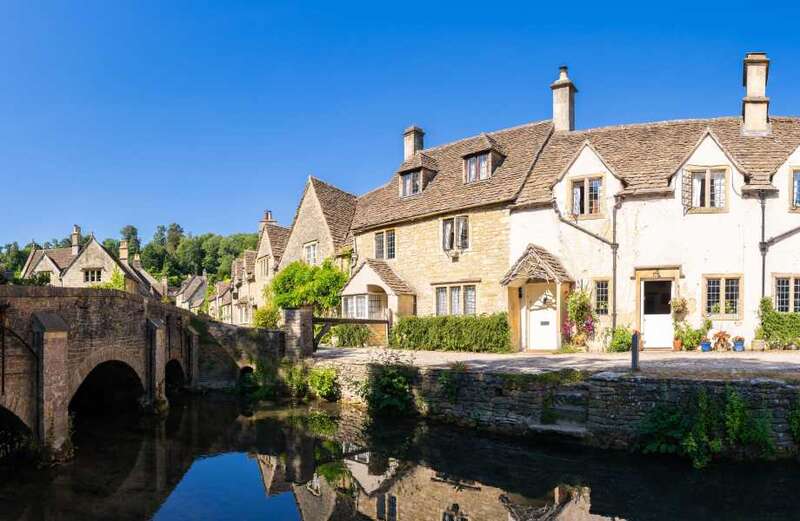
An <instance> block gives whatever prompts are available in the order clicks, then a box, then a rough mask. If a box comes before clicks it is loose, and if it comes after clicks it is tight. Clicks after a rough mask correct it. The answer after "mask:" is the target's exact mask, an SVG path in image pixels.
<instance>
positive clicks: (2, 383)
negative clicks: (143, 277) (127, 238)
mask: <svg viewBox="0 0 800 521" xmlns="http://www.w3.org/2000/svg"><path fill="white" fill-rule="evenodd" d="M0 307H2V314H3V315H2V316H3V319H4V335H3V338H4V342H3V343H4V346H3V349H4V352H3V353H2V359H0V363H1V364H2V367H0V369H1V370H2V371H1V372H2V374H0V387H2V389H0V406H2V407H4V408H6V409H8V410H10V411H11V412H13V413H14V414H16V415H17V416H18V417H19V418H20V419H21V420H22V421H23V422H24V423H25V424H26V425H27V426H28V427H29V428H30V429H31V431H32V432H34V433H35V434H36V435H37V437H38V438H39V439H40V440H42V441H44V442H46V443H47V444H48V445H50V446H51V447H52V448H54V449H56V450H58V449H60V448H61V447H62V446H63V445H64V443H65V442H66V441H68V440H67V438H68V420H67V418H68V406H69V402H70V400H71V398H72V396H74V394H75V392H76V391H77V389H78V387H79V386H80V385H81V383H82V382H83V381H84V380H85V378H86V377H87V376H88V375H89V373H90V372H91V371H92V370H93V369H94V368H95V367H97V366H98V365H99V364H101V363H103V362H108V361H120V362H124V363H125V364H127V365H128V366H130V367H131V369H133V371H134V372H135V373H136V374H137V376H138V377H139V380H140V382H141V383H142V387H143V388H144V390H145V402H146V404H153V403H158V402H162V401H163V400H164V398H165V396H164V393H165V371H164V369H165V366H166V364H167V363H168V362H170V361H172V360H175V361H177V362H178V363H179V364H180V366H181V368H182V369H183V374H184V375H185V377H186V381H187V382H188V384H189V385H190V386H193V385H196V382H197V380H198V366H197V346H198V338H197V337H198V335H197V332H196V331H195V330H194V329H193V328H192V327H191V325H190V321H191V315H190V314H189V313H188V312H187V311H184V310H180V309H178V308H176V307H174V306H171V305H167V304H162V303H161V302H158V301H154V300H151V299H147V298H144V297H141V296H138V295H133V294H130V293H125V292H120V291H115V290H101V289H86V288H56V287H25V286H2V287H0Z"/></svg>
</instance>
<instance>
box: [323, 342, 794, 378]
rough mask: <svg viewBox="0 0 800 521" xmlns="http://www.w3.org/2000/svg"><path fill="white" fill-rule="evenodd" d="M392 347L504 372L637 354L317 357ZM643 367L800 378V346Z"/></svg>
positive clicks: (589, 364)
mask: <svg viewBox="0 0 800 521" xmlns="http://www.w3.org/2000/svg"><path fill="white" fill-rule="evenodd" d="M388 352H392V353H398V354H399V355H400V356H401V357H402V358H403V359H404V360H406V361H409V362H412V363H413V364H414V365H416V366H419V367H447V366H448V365H449V364H451V363H453V362H463V363H465V364H466V365H467V368H468V370H470V371H486V372H502V373H537V372H541V371H552V370H559V369H567V368H569V369H581V370H586V371H591V372H600V371H627V370H629V369H630V359H631V354H630V353H578V354H550V353H542V352H538V353H537V352H528V353H513V354H493V353H452V352H441V351H404V350H395V349H382V348H361V349H358V348H321V349H320V350H319V351H317V353H315V355H314V357H315V359H317V360H319V361H339V362H346V363H353V364H365V363H369V362H370V361H373V360H376V359H379V358H381V357H382V356H385V354H386V353H388ZM640 367H641V369H642V372H643V373H644V374H658V375H662V376H673V377H679V376H690V377H701V378H703V377H705V378H755V377H780V378H797V379H800V351H746V352H744V353H734V352H726V353H716V352H712V353H702V352H679V353H674V352H670V351H658V352H642V353H641V355H640Z"/></svg>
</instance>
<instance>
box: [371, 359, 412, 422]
mask: <svg viewBox="0 0 800 521" xmlns="http://www.w3.org/2000/svg"><path fill="white" fill-rule="evenodd" d="M414 374H415V369H414V367H413V366H412V365H411V364H410V363H408V362H406V361H404V360H402V359H401V358H400V355H399V354H397V353H386V354H383V355H380V357H379V358H378V359H376V360H373V361H372V362H371V363H370V366H369V377H368V378H367V380H366V381H365V382H363V383H362V385H361V387H360V388H359V394H360V395H361V397H362V398H363V399H364V401H365V402H367V407H368V408H369V412H370V413H371V414H373V415H375V416H389V415H400V416H402V415H407V414H410V413H413V412H415V409H414V397H413V395H412V393H411V382H412V381H413V379H414Z"/></svg>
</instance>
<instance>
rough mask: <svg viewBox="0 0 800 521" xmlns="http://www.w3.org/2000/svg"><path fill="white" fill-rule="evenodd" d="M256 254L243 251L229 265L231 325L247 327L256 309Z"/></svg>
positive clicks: (251, 251)
mask: <svg viewBox="0 0 800 521" xmlns="http://www.w3.org/2000/svg"><path fill="white" fill-rule="evenodd" d="M256 254H257V252H256V251H255V250H245V251H243V252H242V254H241V255H240V256H239V257H237V258H236V259H234V261H233V263H232V264H231V286H230V287H231V299H232V301H231V313H232V315H231V316H232V323H233V324H236V325H238V326H249V325H250V324H251V323H252V321H253V311H255V309H256V305H257V303H256V295H257V293H258V291H257V290H256Z"/></svg>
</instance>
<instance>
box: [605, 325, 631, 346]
mask: <svg viewBox="0 0 800 521" xmlns="http://www.w3.org/2000/svg"><path fill="white" fill-rule="evenodd" d="M632 344H633V332H632V331H631V330H630V329H629V328H627V327H625V326H617V327H615V328H614V329H613V330H612V331H611V341H610V342H609V344H608V351H609V352H611V353H623V352H625V351H630V350H631V345H632Z"/></svg>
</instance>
